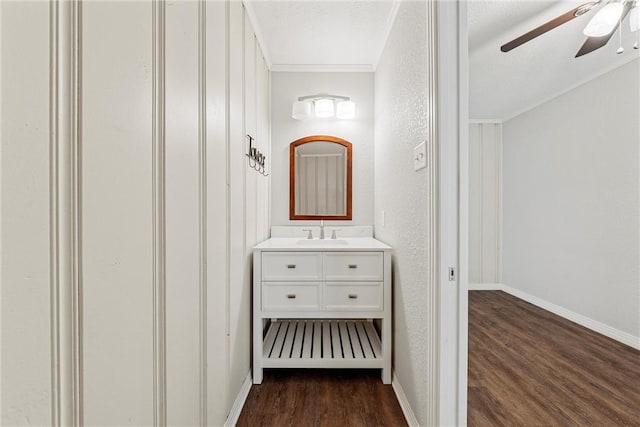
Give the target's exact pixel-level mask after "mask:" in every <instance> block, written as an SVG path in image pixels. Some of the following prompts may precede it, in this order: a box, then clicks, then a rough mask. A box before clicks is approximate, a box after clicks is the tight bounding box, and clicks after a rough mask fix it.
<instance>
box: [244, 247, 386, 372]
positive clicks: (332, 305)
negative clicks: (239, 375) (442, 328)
mask: <svg viewBox="0 0 640 427" xmlns="http://www.w3.org/2000/svg"><path fill="white" fill-rule="evenodd" d="M339 242H340V243H338V242H332V241H331V240H327V241H326V242H323V241H317V240H316V241H310V242H304V241H302V240H298V239H284V238H281V239H277V238H276V239H270V240H267V241H266V242H263V243H262V244H260V245H258V246H256V247H255V249H254V253H253V268H254V270H253V279H254V280H253V284H254V286H253V382H254V383H255V384H260V383H261V382H262V370H263V369H264V368H380V369H382V381H383V382H384V383H385V384H389V383H391V248H389V247H388V246H386V245H384V244H383V243H381V242H379V241H377V240H375V239H373V238H357V239H356V238H354V239H346V240H340V241H339ZM345 242H346V243H345ZM375 319H380V322H375V323H374V320H375ZM265 325H266V329H265Z"/></svg>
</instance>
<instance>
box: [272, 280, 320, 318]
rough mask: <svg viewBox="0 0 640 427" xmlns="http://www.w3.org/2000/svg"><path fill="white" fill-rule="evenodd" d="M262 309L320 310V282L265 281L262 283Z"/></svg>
mask: <svg viewBox="0 0 640 427" xmlns="http://www.w3.org/2000/svg"><path fill="white" fill-rule="evenodd" d="M262 310H264V311H298V310H314V311H319V310H320V284H319V283H313V282H309V283H305V284H303V285H292V284H290V283H264V284H263V285H262Z"/></svg>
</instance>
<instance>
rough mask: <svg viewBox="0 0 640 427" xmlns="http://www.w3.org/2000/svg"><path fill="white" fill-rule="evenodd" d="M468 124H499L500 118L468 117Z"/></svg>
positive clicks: (500, 122)
mask: <svg viewBox="0 0 640 427" xmlns="http://www.w3.org/2000/svg"><path fill="white" fill-rule="evenodd" d="M469 124H476V125H477V124H481V125H499V124H502V119H469Z"/></svg>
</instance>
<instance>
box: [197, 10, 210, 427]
mask: <svg viewBox="0 0 640 427" xmlns="http://www.w3.org/2000/svg"><path fill="white" fill-rule="evenodd" d="M207 164H208V162H207V2H206V1H203V0H200V1H199V2H198V172H199V173H198V202H199V206H198V208H199V212H198V225H199V241H198V246H199V252H200V253H199V268H200V306H199V317H200V331H199V332H200V348H199V363H200V375H199V381H200V383H199V396H200V404H199V411H200V415H199V416H200V425H201V426H206V425H208V424H207V413H208V411H207V383H208V380H207V318H208V315H207V241H208V238H207V237H208V235H207V219H208V216H207Z"/></svg>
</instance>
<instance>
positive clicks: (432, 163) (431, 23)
mask: <svg viewBox="0 0 640 427" xmlns="http://www.w3.org/2000/svg"><path fill="white" fill-rule="evenodd" d="M426 21H427V23H426V28H427V34H426V38H427V40H426V50H427V76H426V77H427V93H426V94H425V95H426V96H427V99H428V101H427V108H426V112H427V128H428V131H427V132H428V134H427V150H428V153H427V159H428V160H427V171H428V172H427V173H428V175H427V183H428V184H427V185H428V186H427V189H428V191H427V194H428V195H429V196H430V197H429V205H428V212H427V226H428V232H427V254H428V259H427V264H428V266H429V267H428V271H429V277H428V281H427V286H428V289H429V290H428V295H427V312H428V313H429V314H428V324H429V325H430V326H429V328H428V329H427V344H426V348H427V349H428V354H427V365H428V368H427V395H428V396H429V398H428V400H427V401H426V402H425V406H426V416H427V419H426V420H423V422H424V424H426V425H432V426H435V425H440V424H441V423H440V422H439V420H440V410H439V402H438V400H439V399H438V396H439V394H440V380H439V370H440V333H439V329H440V310H439V306H440V298H441V295H440V294H441V293H440V276H441V272H440V270H441V268H440V261H441V259H440V256H439V255H440V220H439V210H440V205H441V202H440V196H441V195H440V191H439V188H440V181H439V176H440V171H439V167H438V165H439V163H440V159H439V157H440V154H439V147H438V145H439V139H440V135H439V127H440V120H439V116H438V113H437V112H438V111H439V108H438V99H439V96H440V94H439V93H438V92H439V91H438V88H439V83H438V78H439V76H438V7H437V4H436V2H435V1H428V2H427V16H426Z"/></svg>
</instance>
